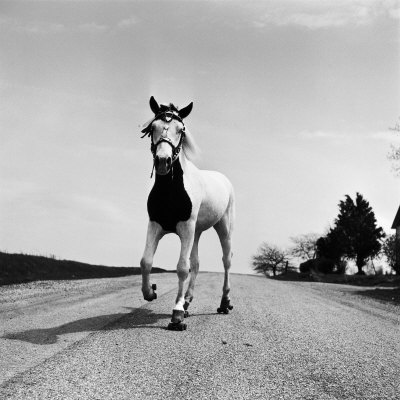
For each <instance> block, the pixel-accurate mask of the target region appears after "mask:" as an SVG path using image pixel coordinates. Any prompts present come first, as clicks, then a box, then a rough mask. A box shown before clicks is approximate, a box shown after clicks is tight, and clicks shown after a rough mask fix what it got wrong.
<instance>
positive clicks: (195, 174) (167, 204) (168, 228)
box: [140, 97, 235, 330]
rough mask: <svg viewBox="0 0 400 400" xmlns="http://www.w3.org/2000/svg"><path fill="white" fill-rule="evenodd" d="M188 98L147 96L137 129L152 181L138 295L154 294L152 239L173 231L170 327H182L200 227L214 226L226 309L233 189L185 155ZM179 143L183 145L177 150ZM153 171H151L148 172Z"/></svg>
mask: <svg viewBox="0 0 400 400" xmlns="http://www.w3.org/2000/svg"><path fill="white" fill-rule="evenodd" d="M192 107H193V103H190V104H189V105H188V106H186V107H184V108H182V109H178V108H177V107H175V106H174V105H173V104H169V105H163V104H162V105H158V103H157V102H156V100H155V99H154V97H151V98H150V108H151V110H152V111H153V113H154V118H152V119H151V121H150V122H148V123H147V124H146V126H145V128H144V129H143V130H142V132H143V133H144V135H143V136H142V137H145V136H149V137H150V138H151V152H152V153H153V159H154V162H153V170H154V168H155V170H156V177H155V182H154V186H153V188H152V190H151V192H150V194H149V197H148V201H147V210H148V214H149V224H148V229H147V238H146V246H145V250H144V253H143V257H142V259H141V261H140V267H141V272H142V292H143V297H144V298H145V299H146V300H148V301H152V300H154V299H156V298H157V294H156V293H155V290H156V285H155V284H153V285H151V284H150V272H151V268H152V265H153V257H154V253H155V251H156V249H157V245H158V242H159V241H160V239H161V238H162V237H163V236H164V235H165V234H167V233H176V234H177V235H178V236H179V238H180V241H181V251H180V256H179V261H178V265H177V274H178V278H179V285H178V294H177V296H176V300H175V307H174V308H173V311H172V319H171V323H170V324H169V325H168V329H170V330H185V329H186V324H185V323H184V322H183V321H184V318H185V317H188V316H189V312H188V311H187V309H188V307H189V303H190V302H191V301H192V299H193V290H194V285H195V281H196V277H197V274H198V271H199V256H198V244H199V239H200V235H201V233H202V232H203V231H205V230H207V229H209V228H211V227H214V229H215V230H216V231H217V234H218V236H219V239H220V242H221V246H222V253H223V257H222V261H223V264H224V269H225V278H224V285H223V289H222V299H221V305H220V307H219V308H218V309H217V311H218V312H219V313H225V314H227V313H229V310H232V308H233V306H232V305H231V304H230V297H229V291H230V282H229V269H230V267H231V258H232V251H231V246H232V230H233V223H234V219H235V209H234V201H235V200H234V192H233V188H232V185H231V183H230V182H229V180H228V179H227V178H226V177H225V176H224V175H222V174H220V173H219V172H215V171H203V170H199V169H198V168H197V167H195V166H194V164H193V163H192V162H191V161H190V158H191V156H192V155H194V153H195V152H196V145H195V143H194V140H193V138H192V136H191V134H190V133H189V132H188V131H187V130H186V129H185V124H184V122H183V119H184V118H186V117H187V116H188V115H189V114H190V112H191V111H192ZM181 149H182V150H183V151H181ZM152 175H153V172H152ZM189 271H190V272H191V275H190V281H189V285H188V288H187V290H186V293H185V294H184V282H185V281H186V279H187V277H188V275H189Z"/></svg>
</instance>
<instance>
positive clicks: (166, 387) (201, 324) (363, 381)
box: [0, 273, 400, 400]
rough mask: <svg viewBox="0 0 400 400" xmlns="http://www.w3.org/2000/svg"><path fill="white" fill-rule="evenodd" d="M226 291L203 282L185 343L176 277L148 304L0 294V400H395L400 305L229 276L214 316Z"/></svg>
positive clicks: (115, 284) (119, 292)
mask: <svg viewBox="0 0 400 400" xmlns="http://www.w3.org/2000/svg"><path fill="white" fill-rule="evenodd" d="M222 281H223V275H222V274H216V273H202V274H200V275H199V277H198V285H197V288H196V291H195V299H194V300H193V303H192V305H191V306H190V311H191V316H190V317H189V318H188V319H187V323H188V330H187V331H183V332H174V331H168V330H166V329H165V328H166V326H167V325H168V322H169V320H170V315H171V310H172V306H173V301H174V298H175V295H176V290H177V278H176V276H175V275H174V274H158V275H153V282H156V283H157V286H158V290H157V292H158V299H157V300H156V301H153V302H151V303H147V302H145V301H144V300H142V298H141V292H140V277H137V276H134V277H126V278H113V279H97V280H85V281H63V282H52V281H50V282H37V283H31V284H25V285H14V286H6V287H0V399H40V400H44V399H102V400H103V399H113V400H115V399H162V400H167V399H213V400H214V399H288V400H289V399H290V400H293V399H318V400H323V399H400V328H399V327H400V307H399V305H398V304H396V303H393V302H390V301H389V302H381V301H379V300H375V299H374V298H373V296H372V295H373V291H374V289H371V288H368V289H364V288H356V287H353V286H342V285H332V284H322V283H308V282H278V281H272V280H267V279H265V278H264V277H261V276H260V277H258V276H245V275H232V291H231V298H232V304H233V305H234V309H233V311H232V312H231V313H230V314H229V315H219V314H217V313H216V308H217V307H218V306H219V302H220V294H221V290H222ZM380 290H383V289H380ZM385 290H392V289H390V288H387V289H385Z"/></svg>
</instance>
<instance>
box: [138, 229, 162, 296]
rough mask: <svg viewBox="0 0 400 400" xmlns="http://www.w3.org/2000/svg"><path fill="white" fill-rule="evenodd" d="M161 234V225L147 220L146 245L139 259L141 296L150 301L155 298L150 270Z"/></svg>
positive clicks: (154, 286)
mask: <svg viewBox="0 0 400 400" xmlns="http://www.w3.org/2000/svg"><path fill="white" fill-rule="evenodd" d="M162 236H163V230H162V228H161V226H160V225H159V224H158V223H156V222H152V221H149V225H148V227H147V237H146V246H145V249H144V252H143V257H142V259H141V260H140V269H141V272H142V293H143V297H144V299H145V300H147V301H152V300H154V299H156V298H157V293H156V292H155V290H156V289H157V287H156V285H155V284H153V285H150V272H151V268H152V267H153V258H154V253H155V252H156V250H157V246H158V242H159V241H160V239H161V238H162Z"/></svg>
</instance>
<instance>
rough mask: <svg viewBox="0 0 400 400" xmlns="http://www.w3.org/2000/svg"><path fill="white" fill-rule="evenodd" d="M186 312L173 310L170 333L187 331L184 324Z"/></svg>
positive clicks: (169, 326)
mask: <svg viewBox="0 0 400 400" xmlns="http://www.w3.org/2000/svg"><path fill="white" fill-rule="evenodd" d="M184 318H185V311H183V310H173V311H172V318H171V322H170V323H169V324H168V330H169V331H186V328H187V325H186V324H185V323H184V322H183V320H184Z"/></svg>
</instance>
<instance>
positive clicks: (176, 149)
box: [141, 109, 185, 178]
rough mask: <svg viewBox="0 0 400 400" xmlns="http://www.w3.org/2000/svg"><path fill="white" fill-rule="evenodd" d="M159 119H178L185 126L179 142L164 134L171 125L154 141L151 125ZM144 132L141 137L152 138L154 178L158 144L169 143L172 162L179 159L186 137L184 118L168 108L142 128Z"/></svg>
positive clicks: (166, 120)
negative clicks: (176, 142) (174, 141)
mask: <svg viewBox="0 0 400 400" xmlns="http://www.w3.org/2000/svg"><path fill="white" fill-rule="evenodd" d="M158 119H161V120H163V121H165V122H171V121H172V120H173V119H176V120H177V121H179V122H181V123H182V125H183V128H182V132H181V136H180V139H179V143H178V144H177V145H176V146H175V145H174V144H173V143H172V141H171V139H170V138H169V137H167V136H164V134H165V135H166V134H167V132H168V129H169V127H165V128H164V131H163V134H162V136H161V138H160V139H159V140H158V141H157V143H154V141H153V135H152V131H151V126H152V124H153V122H154V121H157V120H158ZM142 133H144V135H143V136H141V139H143V138H144V137H145V136H148V137H150V138H151V146H150V150H151V153H152V154H153V168H152V170H151V175H150V178H152V177H153V172H154V165H155V159H156V152H157V147H158V145H160V144H161V143H162V142H165V143H168V144H169V145H170V146H171V147H172V164H173V163H174V162H175V161H176V160H177V158H178V156H179V153H180V151H181V149H182V143H183V139H184V137H185V124H184V122H183V120H182V118H181V117H180V116H179V115H178V114H175V113H174V112H173V111H171V110H170V109H167V110H165V111H162V112H160V113H158V114H157V115H156V116H155V117H154V118H153V120H152V121H151V122H150V123H149V124H148V125H147V126H146V127H145V128H144V129H143V130H142Z"/></svg>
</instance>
